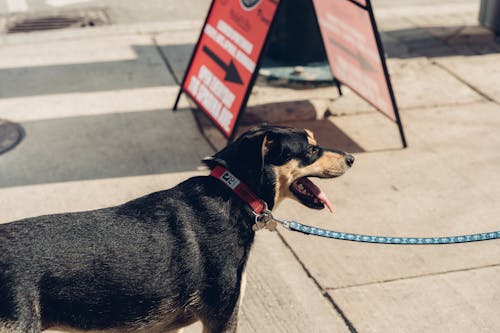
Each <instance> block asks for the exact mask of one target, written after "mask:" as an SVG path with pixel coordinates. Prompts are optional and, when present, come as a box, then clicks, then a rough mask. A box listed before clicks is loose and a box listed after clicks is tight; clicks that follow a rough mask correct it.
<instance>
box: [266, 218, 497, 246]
mask: <svg viewBox="0 0 500 333" xmlns="http://www.w3.org/2000/svg"><path fill="white" fill-rule="evenodd" d="M266 214H269V215H268V217H269V218H270V219H271V220H274V221H276V222H278V223H279V224H281V225H282V226H283V227H285V228H287V229H289V230H292V231H298V232H301V233H303V234H306V235H313V236H320V237H326V238H333V239H340V240H346V241H352V242H362V243H375V244H395V245H437V244H458V243H468V242H480V241H486V240H493V239H499V238H500V231H493V232H485V233H482V234H471V235H462V236H449V237H386V236H372V235H362V234H351V233H347V232H339V231H335V230H327V229H322V228H316V227H311V226H309V225H305V224H302V223H299V222H296V221H287V220H281V219H277V218H275V217H274V216H272V214H271V213H270V212H269V211H267V212H266Z"/></svg>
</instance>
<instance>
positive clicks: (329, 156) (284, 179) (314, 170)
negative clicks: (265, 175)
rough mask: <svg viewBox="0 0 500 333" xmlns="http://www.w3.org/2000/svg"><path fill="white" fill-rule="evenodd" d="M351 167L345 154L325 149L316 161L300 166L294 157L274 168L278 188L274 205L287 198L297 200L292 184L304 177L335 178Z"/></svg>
mask: <svg viewBox="0 0 500 333" xmlns="http://www.w3.org/2000/svg"><path fill="white" fill-rule="evenodd" d="M348 169H349V166H348V165H347V163H346V160H345V156H344V155H342V154H338V153H334V152H329V151H325V152H323V155H322V156H321V157H320V158H319V159H317V160H316V161H315V162H314V163H312V164H310V165H307V166H304V167H300V162H299V161H298V160H296V159H292V160H290V161H289V162H287V163H286V164H284V165H281V166H278V167H275V168H274V172H275V175H276V188H275V193H276V194H275V198H274V207H277V206H278V204H279V203H281V201H283V200H284V199H285V198H291V199H294V200H296V197H295V195H293V193H292V192H291V191H290V185H292V183H293V182H294V181H295V180H297V179H299V178H302V177H309V176H317V177H321V178H333V177H338V176H341V175H342V174H344V173H345V172H346V171H347V170H348Z"/></svg>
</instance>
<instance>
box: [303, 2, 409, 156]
mask: <svg viewBox="0 0 500 333" xmlns="http://www.w3.org/2000/svg"><path fill="white" fill-rule="evenodd" d="M313 3H314V8H315V10H316V17H317V19H318V24H319V27H320V31H321V35H322V39H323V44H324V46H325V50H326V54H327V57H328V62H329V64H330V69H331V71H332V74H333V76H334V77H335V79H336V80H338V81H339V82H341V83H342V84H344V85H346V86H348V87H349V88H351V89H352V90H353V91H354V92H356V93H357V94H358V95H359V96H361V97H362V98H363V99H365V100H366V101H367V102H368V103H370V104H371V105H373V106H374V107H375V108H376V109H378V110H379V111H380V112H382V113H383V114H384V115H386V116H387V117H389V118H390V119H391V120H393V121H395V122H396V123H397V124H398V127H399V131H400V135H401V141H402V142H403V146H404V147H406V139H405V136H404V131H403V126H402V123H401V119H400V118H399V112H398V107H397V104H396V100H395V97H394V92H393V90H392V85H391V81H390V78H389V74H388V71H387V65H386V63H385V57H384V52H383V48H382V43H381V40H380V36H379V34H378V29H377V26H376V22H375V18H374V15H373V10H372V7H371V3H370V0H313Z"/></svg>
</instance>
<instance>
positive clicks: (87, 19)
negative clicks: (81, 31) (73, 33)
mask: <svg viewBox="0 0 500 333" xmlns="http://www.w3.org/2000/svg"><path fill="white" fill-rule="evenodd" d="M108 24H110V21H109V18H108V16H107V15H106V13H105V12H104V11H103V10H90V11H74V12H64V13H45V14H42V15H36V16H30V15H25V16H22V15H16V16H12V17H10V18H8V19H7V22H6V30H7V33H17V32H32V31H43V30H54V29H65V28H85V27H94V26H100V25H108Z"/></svg>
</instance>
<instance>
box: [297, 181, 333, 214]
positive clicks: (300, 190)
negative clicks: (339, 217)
mask: <svg viewBox="0 0 500 333" xmlns="http://www.w3.org/2000/svg"><path fill="white" fill-rule="evenodd" d="M290 191H291V192H292V193H293V195H295V197H296V198H297V199H298V200H299V202H300V203H302V204H303V205H305V206H307V207H309V208H312V209H323V208H325V206H326V207H328V209H329V210H330V212H332V213H333V207H332V204H331V203H330V200H328V198H327V197H326V194H325V193H324V192H323V191H322V190H321V189H320V188H319V187H318V186H316V185H315V184H314V183H313V182H312V181H311V180H309V178H307V177H302V178H299V179H297V180H295V181H294V182H293V183H292V185H290Z"/></svg>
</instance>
